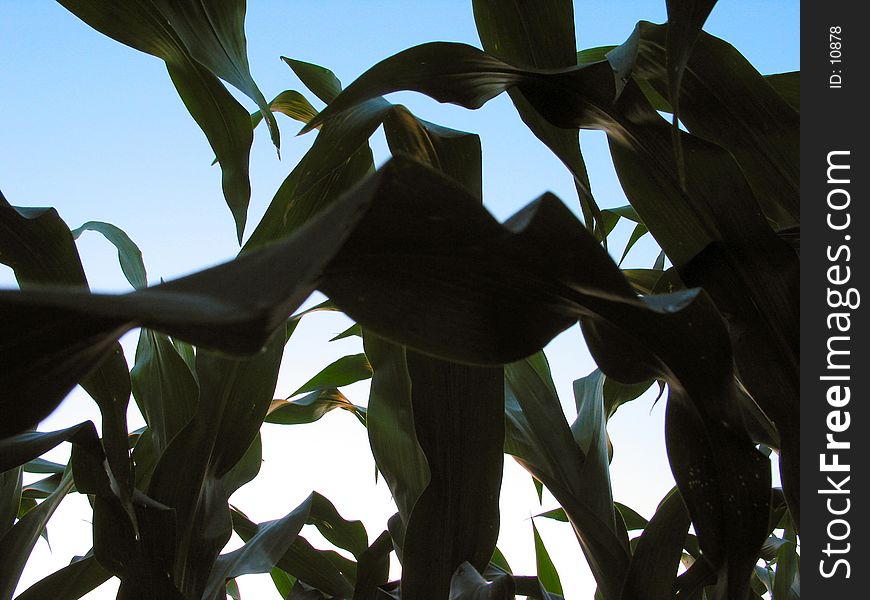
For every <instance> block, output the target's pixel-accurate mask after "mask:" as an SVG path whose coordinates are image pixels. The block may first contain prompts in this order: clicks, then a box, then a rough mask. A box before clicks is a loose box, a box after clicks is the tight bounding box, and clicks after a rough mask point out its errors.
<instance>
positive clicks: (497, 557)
mask: <svg viewBox="0 0 870 600" xmlns="http://www.w3.org/2000/svg"><path fill="white" fill-rule="evenodd" d="M489 563H490V565H495V566H496V567H498V568H499V569H501V570H502V571H504V572H505V573H513V570H512V569H511V566H510V564H508V561H507V559H506V558H505V556H504V554H502V552H501V550H499V549H498V546H496V548H495V550H493V552H492V558H491V559H490V560H489Z"/></svg>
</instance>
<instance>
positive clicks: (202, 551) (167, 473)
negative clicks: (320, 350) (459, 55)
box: [149, 331, 284, 596]
mask: <svg viewBox="0 0 870 600" xmlns="http://www.w3.org/2000/svg"><path fill="white" fill-rule="evenodd" d="M283 347H284V336H283V332H281V331H276V332H275V334H274V335H273V336H272V339H271V340H270V341H269V342H268V344H267V347H266V349H265V350H264V351H263V352H262V353H260V354H259V355H257V356H255V357H252V358H250V359H242V360H239V359H231V358H226V357H223V356H220V355H217V354H215V353H212V352H208V351H205V350H200V351H199V352H198V353H197V356H196V372H197V374H198V377H199V386H200V397H199V403H198V405H197V410H196V414H195V415H194V417H193V419H192V420H191V421H190V422H189V423H188V424H187V425H186V426H185V427H184V429H182V431H181V432H180V433H179V434H178V435H176V436H175V438H174V439H173V440H172V441H171V442H170V444H169V446H168V447H167V449H166V451H165V452H164V453H163V455H162V456H161V458H160V461H159V463H158V464H157V466H156V468H155V471H154V474H153V476H152V478H151V481H150V484H149V495H150V496H151V497H152V498H154V500H156V501H157V502H160V503H161V504H164V505H166V506H169V507H171V508H173V509H175V513H176V515H177V522H178V531H177V535H176V544H175V553H174V560H175V565H174V573H175V580H176V581H177V582H178V583H179V586H180V589H181V591H182V593H185V594H189V595H197V596H199V595H201V593H202V589H203V588H204V586H205V585H206V580H207V578H208V577H209V573H210V570H211V565H212V563H213V562H214V560H215V559H216V558H217V556H218V553H219V552H220V551H221V550H222V549H223V547H224V545H225V544H226V542H227V540H228V539H229V537H230V534H231V523H230V513H229V508H228V506H227V496H228V494H229V493H231V492H232V491H233V490H232V489H228V487H229V486H228V485H227V484H228V483H229V482H230V481H232V480H235V481H237V482H239V481H242V482H243V479H244V478H242V479H239V477H238V476H237V474H235V473H233V468H234V467H235V466H236V465H237V464H238V463H239V461H240V460H242V459H243V458H244V457H245V455H246V454H247V453H248V451H249V449H250V448H251V444H252V442H253V440H254V438H255V437H256V436H257V434H258V432H259V429H260V426H261V424H262V422H263V419H264V417H265V415H266V411H267V410H268V407H269V404H270V402H271V400H272V398H273V394H274V391H275V385H276V382H277V377H278V367H279V365H280V361H281V356H282V353H283ZM254 467H255V468H258V467H259V461H257V460H256V459H255V465H254ZM225 478H226V481H225ZM237 484H238V483H237ZM182 574H183V579H182V577H181V575H182Z"/></svg>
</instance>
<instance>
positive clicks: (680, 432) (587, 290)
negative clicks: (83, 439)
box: [0, 87, 769, 585]
mask: <svg viewBox="0 0 870 600" xmlns="http://www.w3.org/2000/svg"><path fill="white" fill-rule="evenodd" d="M628 89H629V88H628V87H627V88H626V90H628ZM623 96H625V94H623ZM336 102H337V101H336ZM665 128H666V129H667V125H665ZM666 136H667V137H668V139H669V134H667V133H666ZM410 182H413V184H412V183H410ZM433 217H434V218H433ZM338 224H341V226H340V227H339V226H338ZM460 224H461V226H458V225H460ZM409 240H413V242H414V243H413V251H412V252H411V253H410V254H408V252H409ZM303 249H304V251H303ZM411 257H412V258H411ZM577 264H583V265H584V266H585V268H584V269H577V268H576V265H577ZM278 272H280V273H282V276H281V277H276V276H275V274H276V273H278ZM318 280H319V281H320V287H321V288H322V289H323V290H324V291H325V292H326V293H327V294H328V295H329V296H330V297H331V298H333V300H334V301H335V303H336V304H337V305H338V306H340V307H342V308H343V309H344V310H345V311H346V312H347V313H348V315H349V316H351V317H352V318H354V319H355V320H356V321H358V322H360V323H361V324H362V325H363V326H370V327H371V328H372V329H373V330H375V331H377V332H378V333H380V334H382V335H385V336H388V337H390V338H391V339H393V340H396V341H401V342H403V343H407V344H409V345H412V346H415V347H418V348H421V349H424V350H426V351H427V352H430V353H432V354H435V355H442V356H445V355H446V356H448V357H449V358H451V359H454V360H465V361H469V362H476V363H482V362H483V363H486V362H489V363H492V362H502V361H507V360H511V359H513V358H517V357H521V356H523V355H525V354H528V353H529V352H530V351H533V350H535V349H537V348H540V347H541V346H542V345H543V344H544V343H546V341H548V340H549V339H550V338H551V337H552V336H553V335H554V334H555V333H557V332H559V331H561V330H563V329H564V328H566V327H567V326H569V325H571V324H572V323H573V322H575V321H576V319H577V318H578V317H580V318H582V319H583V324H584V331H585V334H586V337H587V340H588V341H589V345H590V348H591V350H592V353H593V355H594V357H595V358H596V360H597V361H598V362H599V363H600V365H601V368H602V371H604V372H605V373H608V374H609V375H611V376H614V377H615V378H617V379H618V380H621V381H629V382H631V381H634V382H637V381H644V380H647V379H649V378H650V377H661V378H664V379H667V381H668V383H669V384H670V388H671V399H670V401H669V407H668V410H669V420H670V421H671V425H670V429H671V430H672V431H673V432H674V433H673V434H671V433H669V440H670V441H669V452H670V453H671V464H672V466H673V469H674V471H675V476H676V478H677V481H678V482H679V483H680V488H681V491H682V490H684V489H685V486H687V485H688V482H689V481H690V480H691V479H692V477H691V476H690V475H689V472H690V471H691V470H694V469H701V471H702V476H703V477H705V478H709V479H710V480H712V481H716V482H717V484H716V485H714V486H710V487H709V488H708V489H705V490H698V491H697V492H696V493H689V490H686V491H685V492H684V498H686V501H687V504H689V506H690V507H700V506H703V505H704V504H705V503H706V502H710V503H713V504H714V506H718V507H719V508H718V509H717V511H715V512H714V513H713V514H712V518H711V519H710V520H708V521H706V522H704V523H703V524H702V525H701V524H698V523H696V525H698V533H699V537H700V542H701V546H702V548H704V550H705V552H706V553H707V554H708V555H709V556H710V557H711V560H714V561H715V560H721V561H723V562H724V556H723V553H727V554H729V560H728V564H729V565H733V568H734V570H735V579H734V580H735V581H737V579H736V572H737V571H738V570H739V569H741V568H743V566H744V564H745V563H744V562H742V561H745V560H748V558H747V557H749V556H750V555H751V556H753V557H755V556H757V552H758V549H759V548H760V547H761V544H762V542H763V540H764V539H765V538H766V536H767V533H766V530H765V531H762V530H763V529H764V528H765V527H766V525H767V523H766V520H767V513H768V510H767V502H769V494H768V492H767V490H768V487H767V485H768V484H767V483H766V477H767V473H769V466H768V463H767V462H766V459H764V460H763V461H760V460H759V457H760V458H761V459H763V457H762V456H761V455H760V454H759V453H758V452H757V451H756V450H755V447H754V445H753V444H752V442H751V440H749V439H748V438H746V437H744V435H743V434H742V429H741V428H740V425H739V423H740V422H741V421H742V417H741V413H740V412H739V408H738V407H737V406H735V403H734V396H733V372H732V371H731V368H730V366H731V364H732V360H731V354H730V347H729V341H728V337H727V332H726V330H725V327H724V324H723V323H722V321H721V318H720V317H719V315H718V313H717V312H716V310H715V308H714V307H713V306H712V304H711V303H710V301H709V299H708V298H707V297H706V296H705V295H703V294H700V293H698V292H697V291H686V292H681V293H678V294H673V295H670V296H656V297H646V298H640V299H639V298H637V297H636V296H635V295H634V293H633V292H632V290H631V289H630V287H629V286H628V284H627V282H626V281H625V279H624V278H623V277H622V275H621V274H620V272H619V270H618V269H617V268H616V266H615V265H614V264H613V263H612V261H610V259H609V258H608V257H607V255H606V254H605V253H604V251H603V250H602V249H601V248H600V247H599V246H598V244H597V242H596V241H595V239H594V238H592V237H591V236H589V235H588V234H587V233H586V231H585V230H584V229H583V228H582V226H581V225H580V224H579V223H578V222H577V221H576V220H574V219H573V218H572V217H571V215H570V212H569V211H568V210H567V209H566V208H565V207H564V206H563V205H561V204H560V203H559V202H558V201H557V200H556V199H555V198H553V197H552V196H544V197H543V198H542V199H540V200H539V201H538V202H536V203H535V204H533V205H532V206H530V207H529V208H527V209H525V210H524V211H523V212H521V213H520V214H519V215H517V216H515V217H514V218H512V219H511V220H509V221H508V222H507V224H506V225H505V226H502V225H499V224H498V223H496V222H495V220H494V219H492V217H491V216H489V215H488V214H487V213H486V212H485V211H483V210H482V209H481V207H480V206H479V201H478V200H477V199H475V198H474V197H473V196H471V195H470V194H469V193H468V192H466V191H465V190H464V189H463V188H462V187H461V186H459V185H457V184H454V183H452V182H451V181H449V180H447V179H445V178H444V177H443V176H440V175H438V174H437V173H434V172H432V171H430V170H428V169H426V168H424V167H421V166H419V165H416V164H414V163H412V162H410V161H408V160H407V159H401V158H396V159H394V160H393V161H392V162H391V163H390V164H389V165H388V166H387V167H386V168H385V169H383V170H382V171H381V172H380V173H379V174H378V175H377V176H375V177H373V178H372V179H370V180H369V181H368V182H367V183H366V184H365V185H363V186H360V187H358V188H356V189H355V190H354V192H353V193H352V194H348V195H347V196H345V197H344V198H343V200H342V201H341V202H340V203H338V204H335V205H333V206H332V207H331V208H330V209H328V211H327V212H326V213H325V214H324V215H323V216H322V218H320V219H317V220H316V221H315V222H313V223H311V224H310V225H309V226H307V227H305V228H303V229H301V230H300V231H299V232H298V234H297V235H295V236H293V237H290V238H288V239H287V240H285V241H282V242H279V243H276V244H272V245H270V246H269V247H267V248H264V249H262V250H261V251H258V252H256V253H251V254H249V255H247V256H243V257H241V258H239V259H237V260H235V261H233V262H231V263H228V264H226V265H222V266H220V267H216V268H214V269H210V270H207V271H203V272H201V273H198V274H196V275H193V276H190V277H187V278H184V279H181V280H178V281H175V282H170V283H168V284H164V285H161V286H154V287H152V288H148V289H147V290H143V291H140V292H134V293H131V294H128V295H126V296H120V297H111V301H108V300H109V297H102V296H100V295H85V294H83V293H72V292H67V293H65V294H62V295H60V294H56V293H54V292H50V291H43V290H39V291H27V292H2V293H0V299H2V301H3V304H4V311H3V315H4V317H5V316H7V315H8V316H9V318H11V322H12V323H15V324H19V325H18V326H20V323H21V321H22V318H21V317H22V315H27V314H30V315H32V317H33V318H35V317H36V316H37V315H38V316H39V317H40V318H41V319H45V317H46V313H48V314H52V315H55V317H54V318H55V319H58V320H59V321H60V322H64V317H66V318H69V317H71V316H74V317H75V321H74V322H77V323H83V324H84V325H86V326H87V327H90V328H93V329H92V331H93V332H94V334H98V337H99V336H100V335H105V336H112V335H114V334H115V328H118V329H124V328H126V327H129V326H130V325H129V323H130V321H134V322H135V320H140V319H141V320H142V321H145V320H147V321H148V322H147V323H146V324H147V325H149V326H151V325H153V324H155V323H159V324H160V327H164V328H166V329H168V331H169V333H170V334H172V335H182V336H187V337H189V338H190V337H194V338H195V340H194V341H200V342H208V341H211V342H212V345H219V346H220V347H221V348H223V349H225V350H235V351H248V352H250V351H253V350H256V349H257V348H259V346H260V345H261V344H262V343H263V341H264V340H265V339H267V338H268V333H267V332H270V331H275V330H276V329H277V328H278V327H283V326H284V323H285V321H286V315H287V314H288V313H290V312H291V311H292V309H293V308H295V307H296V306H298V304H299V303H300V302H301V298H302V297H304V296H305V295H307V292H308V291H310V290H311V289H312V288H313V287H314V285H315V282H316V281H318ZM457 288H460V289H462V290H463V294H461V295H457V294H456V293H455V290H456V289H457ZM252 296H253V297H257V298H259V299H260V302H259V304H258V305H257V306H256V307H253V308H252V307H251V306H250V303H249V299H250V297H252ZM193 299H196V300H198V302H192V300H193ZM206 299H207V301H206ZM146 300H147V302H146ZM23 307H26V309H25V308H23ZM169 307H172V308H174V309H175V311H169V310H168V308H169ZM83 312H86V313H89V314H90V316H89V317H87V320H83V318H82V317H83V314H82V313H83ZM483 314H485V315H486V319H482V318H480V315H483ZM230 315H231V316H230ZM104 319H106V320H108V326H107V323H106V321H105V320H104ZM119 320H120V322H121V323H122V325H119V324H118V321H119ZM4 321H5V320H4ZM445 323H449V324H450V327H445V325H444V324H445ZM5 325H6V322H4V326H5ZM107 327H108V330H109V331H110V332H111V333H106V328H107ZM67 329H68V328H67ZM58 330H61V331H65V328H58ZM10 331H12V332H13V333H14V332H15V331H16V330H14V329H10ZM27 331H28V333H29V334H31V335H29V336H28V338H27V340H26V342H22V341H18V342H17V343H18V344H22V343H25V344H34V343H35V344H38V343H39V340H38V336H33V335H32V331H31V330H29V329H28V330H27ZM696 331H703V332H704V335H703V336H699V335H698V334H696V333H695V332H696ZM66 335H67V336H68V337H67V340H68V344H69V342H77V341H78V340H79V339H80V338H79V337H78V336H76V335H75V334H74V333H72V334H66ZM458 335H461V336H462V339H463V340H465V343H463V344H462V345H460V346H457V345H456V343H455V340H456V339H457V336H458ZM53 336H54V337H53V341H54V342H57V341H58V340H57V337H56V334H54V332H53ZM13 339H17V338H15V337H14V336H13ZM112 339H114V338H112ZM604 340H606V343H605V342H604ZM61 341H63V340H61ZM282 341H283V336H282ZM25 347H26V346H25ZM89 347H90V346H89ZM40 348H41V346H40ZM61 348H63V349H64V350H67V351H68V349H69V345H66V346H65V345H63V344H61ZM31 352H32V353H34V352H35V353H37V354H39V350H37V349H33V350H31ZM23 355H26V352H14V353H12V354H11V356H12V357H14V358H15V359H16V360H19V359H20V358H21V357H22V356H23ZM200 355H201V353H200V354H198V355H197V361H198V362H199V359H200ZM72 356H74V357H75V356H76V355H75V354H72ZM699 357H704V360H703V361H701V362H700V363H699ZM369 358H370V360H371V361H372V364H373V365H374V366H375V368H377V365H375V360H374V358H373V357H372V356H371V354H369ZM13 364H14V363H13ZM699 364H703V365H704V366H705V368H703V369H699V368H698V365H699ZM224 370H226V369H224ZM6 372H7V371H6V370H4V371H3V373H6ZM13 372H16V371H15V370H14V369H13ZM197 373H198V374H199V376H200V385H201V386H202V381H203V374H202V371H201V370H200V369H199V368H197ZM62 379H63V378H61V380H62ZM5 389H9V388H5ZM34 397H38V395H37V394H34ZM267 406H268V401H267ZM674 406H677V407H678V408H677V409H674V410H676V411H677V412H672V409H673V408H674ZM263 412H264V413H265V408H264V409H263ZM369 416H370V418H371V414H370V415H369ZM562 418H563V419H564V417H562ZM732 424H733V426H732ZM258 426H259V424H257V427H258ZM571 443H573V440H571ZM711 444H712V445H711ZM205 446H206V447H209V448H210V447H211V444H205ZM245 447H246V446H245ZM689 448H693V450H688V449H689ZM701 456H707V457H709V460H708V461H707V462H704V463H703V464H700V463H696V462H695V461H697V460H698V457H701ZM180 462H181V460H180V457H179V459H176V462H175V466H177V464H179V463H180ZM736 465H741V467H740V473H739V474H740V475H743V476H746V475H747V474H748V475H749V477H750V478H751V479H750V481H749V483H751V484H752V485H751V487H750V488H748V489H747V493H746V494H745V495H741V496H740V497H739V501H738V502H726V497H727V494H729V493H730V490H732V489H733V488H734V487H737V486H738V485H739V480H738V479H737V475H738V472H737V466H736ZM756 474H758V475H759V477H758V479H757V480H755V478H754V476H755V475H756ZM536 475H537V474H536ZM539 479H541V481H542V482H543V483H544V484H545V485H547V487H548V488H549V489H550V491H551V492H553V493H554V495H556V496H557V498H559V500H560V503H561V504H562V505H563V506H564V507H565V508H566V511H567V512H568V514H569V515H572V513H580V512H581V511H582V510H583V509H581V508H578V507H577V506H575V505H573V504H571V502H572V500H571V494H561V495H562V496H563V498H560V497H559V496H560V494H557V490H556V489H554V487H553V485H552V484H553V483H554V482H552V481H550V480H548V479H546V478H544V477H539ZM557 485H558V483H557ZM152 487H153V483H152ZM762 487H763V488H764V495H765V498H757V497H756V494H757V493H758V492H759V490H761V489H762ZM156 499H158V500H160V498H156ZM161 501H162V500H161ZM566 502H567V504H566ZM573 502H574V503H575V504H576V500H574V501H573ZM756 502H757V503H758V506H755V503H756ZM737 510H741V511H743V512H744V513H751V514H752V515H753V518H751V519H750V518H748V517H747V515H746V514H744V517H743V518H742V519H737V518H736V514H735V511H737ZM720 511H721V512H720ZM692 512H693V516H695V511H692ZM756 514H763V515H764V523H763V524H762V526H761V527H760V528H758V527H757V525H758V524H757V523H756V522H755V519H754V516H755V515H756ZM572 519H573V516H572ZM735 521H739V522H740V523H739V524H740V527H739V528H737V529H735V528H734V527H733V525H732V523H734V522H735ZM726 523H727V525H726ZM726 527H727V528H728V529H729V531H730V532H733V534H732V533H729V536H728V537H726V536H724V531H725V529H726ZM605 530H606V531H609V529H607V528H605ZM616 546H617V547H620V546H619V544H618V543H617V545H616ZM406 551H407V550H406ZM619 551H620V552H622V548H621V547H620V550H619ZM618 556H619V554H618V553H617V554H616V559H617V560H618ZM488 559H489V556H487V557H485V558H484V560H485V561H486V560H488ZM752 560H753V561H754V558H753V559H752ZM616 564H618V563H616ZM720 564H721V563H720ZM748 572H749V571H747V575H746V577H745V579H746V580H748ZM741 577H742V576H741ZM735 585H736V584H735Z"/></svg>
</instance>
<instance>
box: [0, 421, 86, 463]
mask: <svg viewBox="0 0 870 600" xmlns="http://www.w3.org/2000/svg"><path fill="white" fill-rule="evenodd" d="M96 440H97V430H96V429H95V428H94V424H93V423H91V422H90V421H85V422H84V423H79V424H78V425H73V426H72V427H67V428H66V429H60V430H57V431H49V432H42V431H28V432H26V433H19V434H18V435H14V436H10V437H7V438H3V439H0V473H2V472H3V471H7V470H9V469H13V468H15V467H18V466H20V465H24V464H26V463H28V462H29V461H31V460H33V459H35V458H37V457H38V456H42V455H43V454H45V453H46V452H48V451H49V450H51V449H52V448H54V447H56V446H57V445H59V444H62V443H63V442H70V441H72V442H77V443H85V444H90V443H93V442H94V441H96Z"/></svg>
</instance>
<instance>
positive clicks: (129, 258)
mask: <svg viewBox="0 0 870 600" xmlns="http://www.w3.org/2000/svg"><path fill="white" fill-rule="evenodd" d="M85 231H96V232H98V233H100V234H102V235H103V237H105V238H106V239H107V240H109V242H111V243H112V245H114V246H115V248H117V250H118V262H119V263H120V264H121V271H123V273H124V276H125V277H126V278H127V281H128V282H130V285H132V286H133V287H134V288H136V289H137V290H140V289H142V288H145V287H148V275H147V274H146V272H145V263H144V262H143V261H142V251H141V250H139V246H137V245H136V244H135V243H134V242H133V240H131V239H130V236H128V235H127V234H126V233H125V232H124V230H122V229H120V228H119V227H116V226H114V225H112V224H111V223H103V222H102V221H88V222H87V223H85V224H84V225H82V226H81V227H78V228H76V229H74V230H73V231H72V236H73V238H74V239H79V237H80V236H81V235H82V233H84V232H85Z"/></svg>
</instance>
